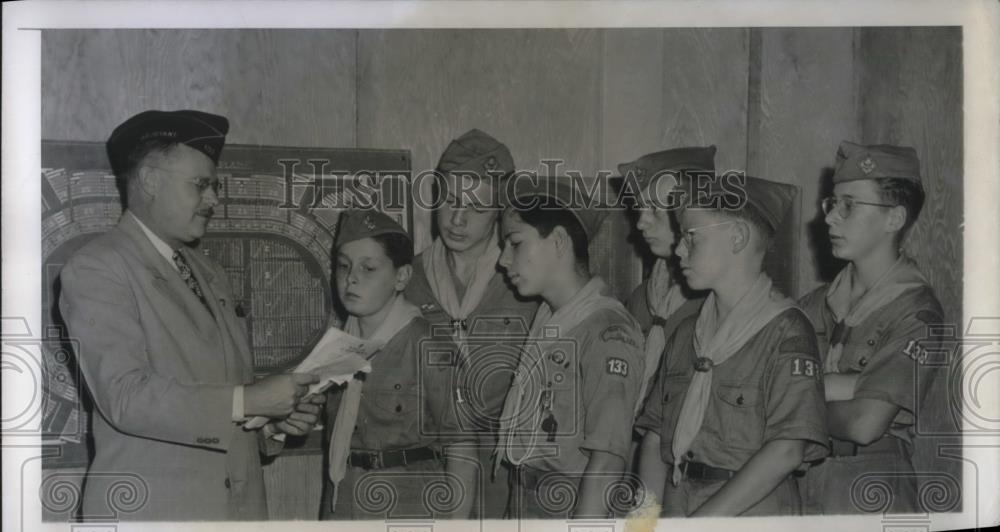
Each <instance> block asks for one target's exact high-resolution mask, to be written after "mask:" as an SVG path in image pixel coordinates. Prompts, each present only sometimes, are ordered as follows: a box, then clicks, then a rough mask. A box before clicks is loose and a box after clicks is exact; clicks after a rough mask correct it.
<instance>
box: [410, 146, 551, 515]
mask: <svg viewBox="0 0 1000 532" xmlns="http://www.w3.org/2000/svg"><path fill="white" fill-rule="evenodd" d="M437 170H438V173H439V175H440V177H441V179H439V180H438V182H437V183H436V185H437V193H438V198H437V202H438V204H439V205H440V206H439V207H438V208H437V210H436V211H435V213H434V222H435V224H436V228H437V238H435V239H434V242H433V243H432V244H431V246H430V248H429V249H428V250H426V251H424V252H423V253H422V254H420V255H419V256H417V258H416V260H415V261H414V264H413V279H412V281H411V282H410V284H409V285H407V288H406V297H407V299H409V300H410V301H412V302H413V303H414V304H416V305H417V306H418V307H420V309H421V311H422V312H423V316H424V318H425V319H427V321H429V322H431V323H432V324H433V325H443V326H446V327H450V328H451V329H452V331H453V338H454V340H455V341H456V343H458V344H460V345H461V346H462V347H463V348H464V349H462V351H461V352H462V354H463V358H462V361H461V363H460V365H459V371H460V375H459V377H458V379H459V387H458V388H457V390H456V392H455V393H456V397H454V398H453V399H454V401H455V402H456V405H457V406H458V407H459V409H460V417H461V421H462V423H463V428H464V430H468V431H471V432H474V433H476V434H477V435H478V440H479V444H478V449H479V461H480V473H481V475H480V479H479V482H478V483H477V484H478V487H480V488H481V489H480V490H478V491H481V493H479V494H478V496H476V493H475V490H473V488H474V487H475V486H468V487H467V490H466V493H467V494H468V496H469V497H474V496H476V498H477V499H478V500H477V504H476V505H475V508H476V509H477V510H478V509H480V508H481V509H482V514H483V515H478V513H477V514H474V515H473V517H485V518H491V519H496V518H500V517H503V513H504V510H505V508H506V504H507V496H508V491H509V490H508V478H507V473H508V470H507V469H506V468H503V469H501V470H500V471H499V472H498V473H499V474H498V475H496V476H494V475H492V474H490V472H491V470H492V459H491V456H492V453H493V449H494V448H495V447H496V430H497V426H498V417H499V415H500V409H501V408H502V407H503V400H504V397H505V396H506V394H507V389H508V388H509V387H510V374H511V373H513V371H514V369H515V368H516V365H517V358H516V356H515V355H516V353H517V350H518V347H519V346H520V344H521V342H523V340H524V337H525V335H526V334H527V332H528V326H529V325H530V323H531V319H532V317H534V315H535V310H536V309H537V308H538V303H537V301H535V300H528V299H521V298H518V297H517V296H516V295H515V293H514V291H513V290H512V289H511V288H510V287H509V286H507V283H505V282H504V279H503V275H502V274H501V273H500V272H499V270H498V269H497V259H498V258H499V257H500V246H499V242H498V240H497V218H498V217H499V214H500V209H499V208H498V207H497V205H493V203H495V198H496V197H497V195H496V186H497V183H498V181H499V180H500V179H502V178H503V177H505V176H507V175H509V174H510V173H511V172H513V171H514V159H513V158H512V157H511V155H510V151H509V150H508V149H507V147H506V146H504V145H503V144H501V143H500V142H499V141H497V140H496V139H495V138H493V137H491V136H490V135H488V134H486V133H483V132H482V131H479V130H478V129H473V130H471V131H469V132H467V133H465V134H464V135H462V136H461V137H459V138H458V139H455V140H454V141H452V142H451V144H449V145H448V148H447V149H445V151H444V153H443V154H442V155H441V159H440V161H439V162H438V165H437Z"/></svg>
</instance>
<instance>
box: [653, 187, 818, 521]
mask: <svg viewBox="0 0 1000 532" xmlns="http://www.w3.org/2000/svg"><path fill="white" fill-rule="evenodd" d="M718 183H719V182H717V181H714V182H713V184H712V187H711V188H710V190H711V195H710V198H711V200H712V201H713V202H715V203H712V204H708V205H706V204H705V203H701V202H700V201H698V200H696V199H694V198H692V200H689V202H690V203H687V204H686V206H685V207H684V208H683V209H682V210H681V212H680V216H679V219H680V226H681V235H682V239H681V242H680V245H679V246H678V248H677V255H678V256H679V257H680V259H681V262H680V263H681V267H682V269H683V273H684V276H685V277H686V278H687V282H688V283H689V285H690V286H691V288H693V289H709V290H711V292H710V293H709V296H708V298H707V299H706V300H705V303H704V305H703V306H702V307H701V310H700V311H699V313H698V315H697V316H696V317H695V316H692V317H689V318H687V319H686V320H684V321H683V322H682V323H681V324H680V325H679V326H678V327H677V329H676V331H675V332H674V334H673V336H672V337H671V338H670V339H669V341H668V342H667V348H666V351H664V352H665V353H669V355H668V356H666V358H665V359H664V360H663V365H662V366H661V368H660V372H659V376H658V378H657V381H656V386H655V387H654V389H653V390H652V392H651V393H650V394H649V397H648V399H647V402H646V405H645V409H644V411H643V413H642V415H641V416H640V417H639V420H638V421H637V424H638V426H640V427H642V428H644V429H646V430H647V431H648V432H647V433H646V435H645V437H644V439H643V443H642V448H641V451H640V462H639V475H640V478H641V480H642V481H643V486H644V487H645V489H646V490H648V491H651V492H652V493H653V494H654V495H656V496H658V497H659V500H661V501H662V504H663V507H662V514H663V515H665V516H713V515H715V516H719V515H725V516H735V515H774V514H794V513H797V512H798V511H799V509H800V508H799V497H798V492H797V488H796V485H795V482H794V479H793V478H792V477H791V475H792V473H793V472H794V471H795V470H796V468H798V467H799V466H800V465H801V464H802V462H803V459H806V460H811V459H816V458H819V457H822V456H824V455H825V454H826V447H825V445H826V441H827V437H826V431H825V429H824V426H823V421H822V420H823V415H824V412H823V405H824V403H823V387H822V381H821V380H820V368H819V358H818V356H817V353H816V344H815V341H814V336H813V335H814V332H813V330H812V326H811V325H810V324H809V320H808V319H807V318H806V316H805V315H804V314H803V313H802V312H801V311H800V310H798V309H797V308H795V304H794V302H793V301H791V300H790V299H788V298H787V297H785V296H784V295H782V294H781V293H779V292H778V291H777V290H776V289H774V288H773V285H772V282H771V279H770V278H769V277H768V276H767V274H766V273H764V272H763V271H762V261H763V257H764V253H765V252H766V250H767V247H768V244H769V241H770V238H771V237H772V235H773V234H774V231H775V229H776V228H777V225H778V223H779V222H780V220H781V219H782V215H783V214H784V213H785V212H786V211H787V209H788V207H789V204H790V200H791V197H792V196H791V193H790V191H789V190H788V188H789V186H788V185H781V184H778V183H774V182H771V181H766V180H763V179H755V178H751V177H747V178H746V183H745V187H744V191H745V194H746V197H745V201H744V204H743V205H740V206H739V207H738V208H737V209H736V210H731V209H726V210H722V209H723V208H724V207H723V205H722V203H719V202H720V201H725V202H726V203H727V204H730V205H732V204H731V203H730V201H729V199H727V196H731V194H728V193H727V192H726V190H725V189H721V188H719V187H718V186H717V185H718ZM688 186H691V185H690V184H688V185H687V186H686V187H685V189H686V190H697V188H688ZM703 206H709V207H711V208H703Z"/></svg>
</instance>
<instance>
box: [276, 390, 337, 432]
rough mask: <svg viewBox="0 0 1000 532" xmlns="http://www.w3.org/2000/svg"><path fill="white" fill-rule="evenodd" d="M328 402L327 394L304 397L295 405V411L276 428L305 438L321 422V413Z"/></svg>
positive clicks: (278, 423)
mask: <svg viewBox="0 0 1000 532" xmlns="http://www.w3.org/2000/svg"><path fill="white" fill-rule="evenodd" d="M325 402H326V394H325V393H317V394H313V395H310V396H308V397H304V398H303V399H302V400H301V401H299V402H298V404H296V405H295V410H294V411H293V412H292V414H291V415H290V416H288V417H287V418H285V419H283V420H281V421H279V422H277V423H275V424H274V428H275V429H277V430H278V431H280V432H284V433H285V434H291V435H292V436H304V435H306V434H309V431H311V430H312V428H313V427H314V426H315V425H316V422H317V421H319V413H320V410H322V408H323V403H325Z"/></svg>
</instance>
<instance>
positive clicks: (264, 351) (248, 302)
mask: <svg viewBox="0 0 1000 532" xmlns="http://www.w3.org/2000/svg"><path fill="white" fill-rule="evenodd" d="M218 176H219V181H220V184H221V188H220V191H219V201H220V204H219V206H217V207H216V209H215V215H214V216H213V217H212V219H211V221H210V223H209V228H208V233H207V235H206V237H205V238H203V239H202V241H201V242H200V243H199V245H198V248H197V249H198V250H199V251H200V252H202V253H204V254H205V255H208V256H210V257H211V258H212V259H213V260H215V261H216V262H217V263H219V264H220V265H222V267H223V268H224V269H225V270H226V273H227V274H228V277H229V281H230V284H231V286H232V288H233V291H234V297H235V298H236V302H237V307H236V309H237V314H239V315H241V316H244V317H246V319H247V320H246V321H247V327H248V329H249V331H248V332H249V334H250V343H251V348H252V350H253V358H254V366H255V370H256V372H257V373H258V374H259V375H263V374H268V373H274V372H279V371H283V370H285V369H288V368H290V367H292V366H294V365H295V364H296V363H297V362H298V361H299V360H301V358H302V357H303V356H305V354H306V353H308V351H309V349H310V348H311V347H312V346H313V344H315V342H316V341H318V340H319V337H320V336H321V335H322V332H323V330H324V329H325V327H326V324H327V323H328V321H329V320H330V317H331V315H332V313H333V293H332V288H331V271H330V253H331V250H332V246H333V242H334V237H335V235H336V228H337V220H338V217H339V216H340V213H341V212H342V211H343V210H345V209H347V208H351V207H358V208H369V207H374V208H377V209H380V210H382V211H383V212H385V213H386V214H389V215H390V216H392V217H393V218H395V219H396V220H397V221H398V222H400V223H401V224H402V225H403V226H404V227H406V228H407V230H411V231H412V219H413V216H412V215H413V213H412V202H411V195H410V186H411V179H410V154H409V152H408V151H405V150H381V149H340V148H336V149H325V148H291V147H276V146H249V145H227V146H226V147H225V150H223V153H222V157H221V159H220V161H219V166H218ZM41 178H42V179H41V188H42V268H43V286H42V312H43V318H42V321H43V325H44V330H45V331H46V341H45V342H43V346H44V347H43V349H42V351H43V357H44V358H43V371H44V372H45V383H46V384H45V388H46V389H45V398H46V401H45V405H44V411H43V423H44V426H45V433H46V436H47V437H46V441H47V442H49V443H53V444H55V445H53V455H52V456H51V457H49V458H47V459H46V461H45V465H46V467H59V466H84V465H86V463H87V457H88V452H89V451H88V446H87V426H88V422H87V415H88V410H89V409H88V407H87V405H86V404H85V403H86V394H81V393H80V390H81V386H83V380H82V378H81V375H80V372H79V369H78V367H77V365H76V362H75V359H74V357H73V355H72V352H73V346H72V341H71V340H70V339H69V338H67V333H66V330H65V326H64V324H63V322H62V318H61V316H60V315H59V308H58V297H59V271H60V269H61V268H62V266H63V265H64V264H65V263H66V260H67V259H68V258H69V257H70V256H72V254H73V253H74V252H75V251H76V250H77V249H79V248H80V247H81V246H83V245H84V244H85V243H86V242H88V241H89V240H90V239H91V238H93V237H95V236H97V235H99V234H101V233H103V232H105V231H107V230H108V229H110V228H111V227H112V226H114V225H115V224H116V223H117V221H118V218H119V217H120V215H121V211H122V206H121V201H120V197H119V192H118V188H117V185H116V181H115V178H114V176H113V175H112V174H111V172H110V170H109V165H108V162H107V156H106V152H105V147H104V143H102V142H69V141H43V142H42V173H41Z"/></svg>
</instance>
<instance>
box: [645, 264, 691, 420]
mask: <svg viewBox="0 0 1000 532" xmlns="http://www.w3.org/2000/svg"><path fill="white" fill-rule="evenodd" d="M685 302H687V298H686V297H684V293H683V292H682V291H681V286H680V284H678V283H675V282H674V280H673V277H672V276H671V275H670V268H669V266H667V261H666V260H665V259H658V260H657V261H656V264H654V265H653V271H652V272H650V274H649V281H648V282H647V284H646V305H647V306H648V307H649V313H650V315H652V316H653V326H652V327H650V328H649V333H648V334H647V335H646V348H645V357H644V358H645V361H646V370H645V372H644V373H643V377H642V385H641V387H640V388H639V398H638V399H636V403H635V414H636V415H638V414H639V409H640V408H642V402H643V399H645V398H646V390H648V389H649V386H650V384H651V381H652V380H653V376H654V374H655V373H656V368H657V366H658V365H659V361H660V356H662V355H663V348H664V347H666V345H667V337H666V334H665V332H664V330H663V322H664V321H666V320H667V318H669V317H670V315H671V314H673V313H674V312H675V311H676V310H677V309H678V308H680V306H681V305H683V304H684V303H685Z"/></svg>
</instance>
